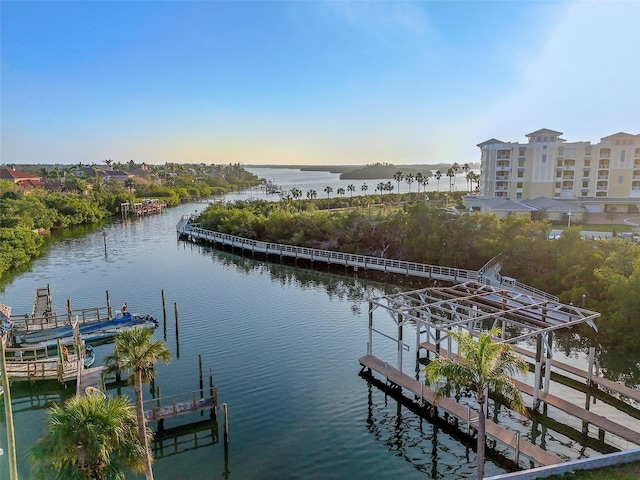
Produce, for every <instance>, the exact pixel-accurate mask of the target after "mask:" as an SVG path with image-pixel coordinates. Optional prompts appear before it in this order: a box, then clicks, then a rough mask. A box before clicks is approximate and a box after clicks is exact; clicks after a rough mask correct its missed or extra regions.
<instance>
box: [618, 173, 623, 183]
mask: <svg viewBox="0 0 640 480" xmlns="http://www.w3.org/2000/svg"><path fill="white" fill-rule="evenodd" d="M622 181H623V177H622V175H619V176H618V184H621V183H622Z"/></svg>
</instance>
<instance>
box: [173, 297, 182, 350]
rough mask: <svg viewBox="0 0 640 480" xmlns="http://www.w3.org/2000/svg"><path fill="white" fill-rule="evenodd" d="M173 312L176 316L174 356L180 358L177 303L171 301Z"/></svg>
mask: <svg viewBox="0 0 640 480" xmlns="http://www.w3.org/2000/svg"><path fill="white" fill-rule="evenodd" d="M173 313H174V315H175V317H176V358H180V333H179V331H178V303H177V302H173Z"/></svg>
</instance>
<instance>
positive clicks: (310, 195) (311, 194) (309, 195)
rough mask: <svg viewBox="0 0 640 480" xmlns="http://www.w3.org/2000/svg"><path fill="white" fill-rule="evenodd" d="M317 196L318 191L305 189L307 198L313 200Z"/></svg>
mask: <svg viewBox="0 0 640 480" xmlns="http://www.w3.org/2000/svg"><path fill="white" fill-rule="evenodd" d="M317 196H318V192H316V191H315V190H313V189H311V190H307V198H308V199H309V200H313V199H314V198H316V197H317Z"/></svg>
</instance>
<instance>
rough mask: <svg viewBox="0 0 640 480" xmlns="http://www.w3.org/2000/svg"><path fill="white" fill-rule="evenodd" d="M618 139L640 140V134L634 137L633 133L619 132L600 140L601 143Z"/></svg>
mask: <svg viewBox="0 0 640 480" xmlns="http://www.w3.org/2000/svg"><path fill="white" fill-rule="evenodd" d="M616 138H618V139H619V138H624V139H635V138H640V134H639V135H633V134H631V133H626V132H618V133H614V134H613V135H608V136H606V137H602V138H601V139H600V141H601V142H602V141H606V140H612V139H616Z"/></svg>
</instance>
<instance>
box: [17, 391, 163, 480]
mask: <svg viewBox="0 0 640 480" xmlns="http://www.w3.org/2000/svg"><path fill="white" fill-rule="evenodd" d="M135 425H136V413H135V409H134V407H133V405H131V404H130V403H129V400H128V399H127V397H125V396H118V397H116V398H105V397H104V396H102V395H89V396H84V395H82V396H75V397H72V398H71V399H69V400H68V401H67V402H66V403H65V404H64V405H54V406H53V407H52V408H51V409H50V410H49V417H48V419H47V425H46V431H45V434H44V436H43V437H41V438H40V439H39V440H38V442H37V443H36V444H35V445H34V446H33V447H32V448H31V450H30V452H29V456H30V457H31V458H30V460H31V464H32V470H33V474H34V475H33V476H34V478H36V479H41V478H42V479H44V478H65V479H74V480H75V479H77V480H102V479H124V478H125V476H124V474H125V470H132V471H135V472H142V471H144V460H143V459H144V449H143V447H142V444H141V443H140V439H139V438H138V436H137V431H136V426H135ZM146 434H147V436H150V435H151V433H150V432H149V431H147V432H146Z"/></svg>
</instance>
